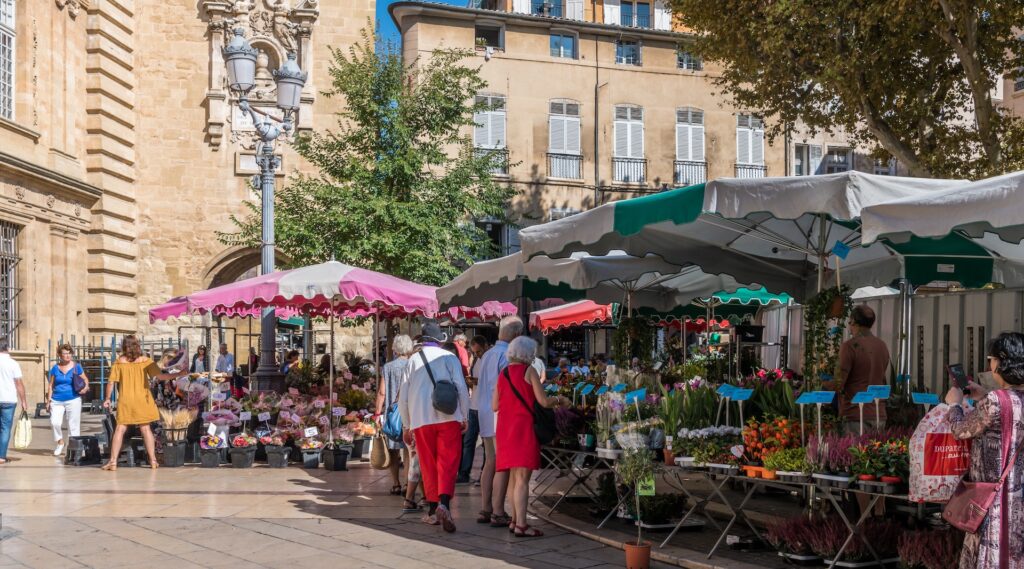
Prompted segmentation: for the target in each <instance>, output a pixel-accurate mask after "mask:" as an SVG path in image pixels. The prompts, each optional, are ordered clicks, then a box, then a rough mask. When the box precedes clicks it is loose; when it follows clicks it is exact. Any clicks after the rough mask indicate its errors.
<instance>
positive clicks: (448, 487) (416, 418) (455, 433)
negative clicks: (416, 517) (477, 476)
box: [398, 319, 469, 533]
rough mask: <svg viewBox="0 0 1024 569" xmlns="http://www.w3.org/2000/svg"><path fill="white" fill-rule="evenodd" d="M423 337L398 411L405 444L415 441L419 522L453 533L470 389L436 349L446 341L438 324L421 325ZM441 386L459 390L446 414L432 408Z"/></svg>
mask: <svg viewBox="0 0 1024 569" xmlns="http://www.w3.org/2000/svg"><path fill="white" fill-rule="evenodd" d="M421 334H422V341H423V346H422V348H420V350H419V351H418V352H417V353H415V354H413V355H412V356H410V357H409V364H408V368H407V370H408V371H407V373H406V379H405V382H404V383H403V385H402V389H401V391H400V392H399V396H398V410H399V412H400V413H401V414H402V427H403V431H404V432H403V437H404V439H405V442H406V444H412V442H413V439H414V438H415V442H416V452H417V455H418V456H419V460H420V473H421V475H422V478H423V493H424V494H425V495H426V498H427V502H428V503H429V504H430V511H429V512H428V513H427V515H426V516H424V518H423V521H424V522H425V523H428V524H431V525H440V526H441V527H443V528H444V531H446V532H448V533H452V532H454V531H455V522H454V521H453V520H452V514H451V509H450V507H451V504H450V502H451V498H452V496H453V495H454V494H455V477H456V476H457V475H458V471H459V459H460V458H461V455H462V433H463V432H464V431H465V430H466V427H467V426H468V416H469V389H468V388H467V387H466V378H465V377H464V376H463V375H462V364H461V363H460V362H459V358H458V357H456V356H455V354H453V353H451V352H448V351H446V350H444V349H442V348H441V346H440V345H441V344H442V343H444V342H445V341H447V339H448V337H447V335H446V334H443V333H442V332H441V327H440V326H439V325H438V323H437V321H436V320H432V319H428V320H424V322H423V326H422V331H421ZM427 366H429V372H428V367H427ZM442 381H450V382H451V383H453V384H455V387H456V388H457V390H458V405H457V406H456V408H455V411H454V413H452V414H450V415H449V414H446V413H442V412H440V411H438V410H437V409H436V408H434V404H433V394H434V390H435V384H439V383H441V382H442Z"/></svg>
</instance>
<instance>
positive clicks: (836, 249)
mask: <svg viewBox="0 0 1024 569" xmlns="http://www.w3.org/2000/svg"><path fill="white" fill-rule="evenodd" d="M832 254H833V255H835V256H836V257H839V258H840V259H846V256H847V255H849V254H850V246H849V245H847V244H846V243H843V242H842V241H836V244H835V245H833V246H832Z"/></svg>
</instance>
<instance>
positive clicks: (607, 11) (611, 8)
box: [604, 0, 622, 26]
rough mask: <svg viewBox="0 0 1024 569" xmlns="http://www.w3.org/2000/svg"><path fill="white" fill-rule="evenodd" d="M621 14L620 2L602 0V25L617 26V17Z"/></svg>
mask: <svg viewBox="0 0 1024 569" xmlns="http://www.w3.org/2000/svg"><path fill="white" fill-rule="evenodd" d="M621 13H622V4H621V3H620V0H604V23H606V24H611V25H614V26H617V25H619V16H620V14H621Z"/></svg>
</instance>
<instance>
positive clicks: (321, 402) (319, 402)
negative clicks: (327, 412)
mask: <svg viewBox="0 0 1024 569" xmlns="http://www.w3.org/2000/svg"><path fill="white" fill-rule="evenodd" d="M324 405H325V403H324V400H323V399H317V400H316V401H314V402H313V407H316V408H317V409H323V408H324Z"/></svg>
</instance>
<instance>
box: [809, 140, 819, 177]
mask: <svg viewBox="0 0 1024 569" xmlns="http://www.w3.org/2000/svg"><path fill="white" fill-rule="evenodd" d="M820 170H821V147H820V146H812V147H811V167H810V170H809V171H808V172H809V173H810V174H820V173H821V172H820Z"/></svg>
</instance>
